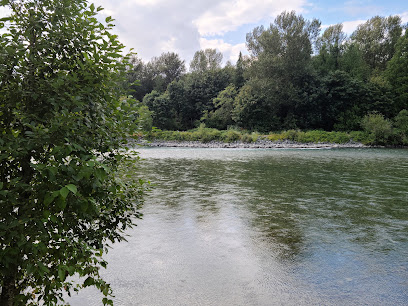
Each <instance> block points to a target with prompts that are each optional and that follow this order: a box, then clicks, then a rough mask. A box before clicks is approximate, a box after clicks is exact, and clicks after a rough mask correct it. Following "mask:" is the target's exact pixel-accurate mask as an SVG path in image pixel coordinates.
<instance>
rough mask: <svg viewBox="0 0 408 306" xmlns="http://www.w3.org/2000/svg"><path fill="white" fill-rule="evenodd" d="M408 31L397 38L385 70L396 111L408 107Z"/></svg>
mask: <svg viewBox="0 0 408 306" xmlns="http://www.w3.org/2000/svg"><path fill="white" fill-rule="evenodd" d="M407 54H408V31H407V30H406V31H405V34H404V35H403V36H402V37H401V38H400V39H399V40H398V43H397V46H396V51H395V54H394V56H393V57H392V59H391V60H390V62H389V63H388V66H387V70H386V72H385V74H386V76H387V79H388V80H389V82H390V83H391V86H392V87H393V88H394V91H395V93H396V96H397V98H396V102H397V106H396V107H397V109H398V111H400V110H402V109H408V56H407Z"/></svg>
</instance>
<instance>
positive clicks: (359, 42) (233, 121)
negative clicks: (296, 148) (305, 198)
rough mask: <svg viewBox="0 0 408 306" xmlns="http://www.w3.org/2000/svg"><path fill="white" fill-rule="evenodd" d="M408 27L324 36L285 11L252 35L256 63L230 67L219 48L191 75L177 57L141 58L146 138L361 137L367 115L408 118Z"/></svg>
mask: <svg viewBox="0 0 408 306" xmlns="http://www.w3.org/2000/svg"><path fill="white" fill-rule="evenodd" d="M406 28H407V25H404V24H402V21H401V18H400V17H399V16H389V17H380V16H375V17H373V18H371V19H369V20H368V21H366V22H365V23H363V24H361V25H359V26H358V27H357V29H356V30H355V31H354V33H353V34H352V35H350V36H349V37H347V35H346V34H345V33H344V31H343V25H342V24H336V25H332V26H329V27H327V28H326V29H325V30H324V31H323V32H322V31H321V22H320V21H319V20H317V19H313V20H307V19H305V18H304V17H303V16H301V15H297V14H296V12H294V11H292V12H283V13H282V14H280V15H279V16H277V17H276V19H275V20H274V22H273V23H271V24H270V26H269V27H267V28H266V27H263V26H258V27H256V28H254V29H253V30H252V31H251V32H250V33H248V34H247V35H246V46H247V49H248V51H249V55H248V56H243V55H242V54H240V55H239V58H238V61H237V62H236V63H235V64H232V63H230V62H227V64H226V65H225V66H224V67H222V66H221V62H222V54H221V53H219V52H217V51H216V50H214V49H206V50H200V51H197V52H196V53H195V55H194V58H193V60H192V61H191V63H190V69H189V71H188V72H187V70H186V64H185V61H183V60H181V59H180V57H179V55H178V54H176V53H172V52H168V53H163V54H162V55H161V56H160V57H157V58H153V59H152V60H151V61H150V62H148V63H144V62H143V61H141V60H140V59H139V58H137V57H134V58H133V62H132V63H133V67H132V68H131V69H130V70H128V71H127V82H126V84H125V86H126V88H127V90H128V91H129V92H130V93H131V94H132V95H133V96H134V98H135V99H137V100H138V101H140V103H141V108H140V109H139V117H140V118H141V122H142V123H144V125H143V128H144V129H150V128H151V126H154V127H157V128H160V129H164V130H188V129H191V128H194V127H196V126H198V125H199V124H200V123H205V125H206V126H207V127H213V128H217V129H227V128H228V127H231V126H234V127H238V128H242V129H246V130H250V131H259V132H267V131H279V130H287V129H302V130H310V129H322V130H327V131H351V130H361V129H362V127H363V126H362V122H363V119H364V118H365V116H367V115H368V116H371V115H373V114H375V115H376V116H378V115H379V116H380V117H382V119H383V120H392V119H393V118H395V117H396V116H398V114H399V113H400V112H401V111H402V110H404V109H408V66H407V63H408V58H407V56H406V54H407V49H408V32H407V31H405V30H406ZM403 114H405V113H404V112H403V113H402V115H403ZM402 115H400V117H401V116H402ZM376 118H377V117H376Z"/></svg>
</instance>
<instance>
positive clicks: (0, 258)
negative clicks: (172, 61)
mask: <svg viewBox="0 0 408 306" xmlns="http://www.w3.org/2000/svg"><path fill="white" fill-rule="evenodd" d="M1 6H6V7H8V8H9V9H10V11H11V13H10V16H8V17H6V18H2V19H1V20H0V27H1V28H2V30H5V31H6V33H5V34H2V35H1V36H0V54H1V56H0V152H1V154H0V286H1V296H0V305H5V306H9V305H26V304H30V303H32V304H44V305H54V304H57V302H58V301H59V300H60V301H61V300H62V299H63V294H62V292H63V291H66V292H68V293H71V292H72V291H73V290H78V289H80V288H81V287H86V286H96V287H97V288H99V290H100V291H101V292H102V293H103V294H104V295H105V298H104V299H103V303H104V304H106V303H110V302H111V301H110V300H109V296H110V295H111V293H112V292H111V289H110V287H109V285H108V284H107V283H106V282H104V281H103V279H102V278H101V277H100V275H99V270H100V268H101V267H105V266H106V262H105V261H104V259H103V258H102V255H103V254H104V253H105V252H106V251H107V246H108V243H113V242H115V241H120V240H123V239H124V236H123V235H124V230H125V229H126V228H127V227H129V226H131V225H132V224H133V222H134V220H135V217H136V218H138V217H140V213H139V212H138V208H139V207H140V204H141V193H142V189H141V187H140V186H139V185H134V184H133V183H131V182H126V181H125V180H121V179H120V175H118V171H119V170H120V164H121V162H123V161H124V159H125V155H123V154H121V153H120V152H119V150H118V149H119V148H120V147H121V145H122V144H123V143H125V142H126V138H127V137H128V132H130V131H129V130H133V129H134V128H135V124H134V122H133V118H134V115H135V114H134V109H133V108H132V105H133V103H132V101H130V100H129V99H128V98H122V99H120V96H121V94H122V93H121V88H122V87H121V86H120V84H121V82H120V80H121V75H123V74H124V72H125V68H126V65H127V64H126V63H127V61H128V57H127V56H126V57H125V58H123V57H122V55H121V51H122V50H123V48H124V46H123V45H122V44H120V43H119V42H118V40H117V36H116V35H112V34H111V33H110V31H111V29H112V27H113V24H112V19H111V18H110V17H108V18H106V20H105V21H106V22H105V23H104V24H101V23H100V22H99V21H98V20H97V17H96V15H97V11H100V10H101V8H100V7H98V8H96V7H95V6H94V5H93V4H92V5H90V6H88V5H87V2H86V1H84V0H41V1H38V0H26V1H23V0H3V1H1ZM5 25H6V27H5ZM73 275H77V276H80V277H83V279H82V280H83V284H78V285H75V284H74V283H73V281H72V278H70V277H69V276H73ZM84 278H85V279H84Z"/></svg>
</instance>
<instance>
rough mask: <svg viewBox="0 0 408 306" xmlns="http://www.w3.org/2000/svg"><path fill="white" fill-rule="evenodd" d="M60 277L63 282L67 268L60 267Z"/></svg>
mask: <svg viewBox="0 0 408 306" xmlns="http://www.w3.org/2000/svg"><path fill="white" fill-rule="evenodd" d="M58 277H59V279H60V280H61V282H63V281H64V280H65V278H66V273H65V270H63V269H62V267H59V268H58Z"/></svg>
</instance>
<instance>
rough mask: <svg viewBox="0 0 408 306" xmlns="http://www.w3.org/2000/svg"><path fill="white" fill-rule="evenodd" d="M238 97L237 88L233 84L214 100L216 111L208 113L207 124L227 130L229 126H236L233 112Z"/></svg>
mask: <svg viewBox="0 0 408 306" xmlns="http://www.w3.org/2000/svg"><path fill="white" fill-rule="evenodd" d="M236 95H237V90H236V88H235V86H234V85H232V84H231V85H229V86H227V87H226V88H225V89H224V90H223V91H221V92H220V93H219V94H218V96H217V97H216V98H214V99H213V104H214V107H215V110H214V111H211V112H209V113H207V116H205V121H206V124H207V125H208V126H209V127H214V128H217V129H219V130H225V129H227V128H228V126H230V125H232V124H234V121H233V120H232V112H233V109H234V100H235V97H236Z"/></svg>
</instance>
